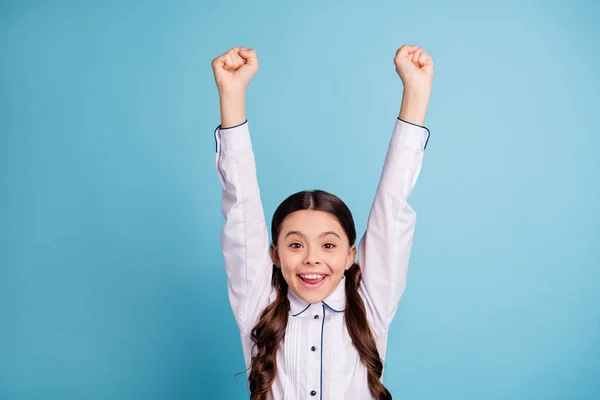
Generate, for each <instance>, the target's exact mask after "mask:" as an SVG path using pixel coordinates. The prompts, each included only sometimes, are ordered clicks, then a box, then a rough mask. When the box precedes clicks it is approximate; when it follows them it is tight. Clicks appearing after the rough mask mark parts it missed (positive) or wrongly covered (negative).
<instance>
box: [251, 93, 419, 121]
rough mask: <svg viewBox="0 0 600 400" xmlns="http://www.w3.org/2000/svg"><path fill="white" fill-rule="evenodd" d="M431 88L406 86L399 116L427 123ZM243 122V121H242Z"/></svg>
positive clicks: (403, 118)
mask: <svg viewBox="0 0 600 400" xmlns="http://www.w3.org/2000/svg"><path fill="white" fill-rule="evenodd" d="M429 95H430V90H423V89H421V88H410V87H405V88H404V92H403V93H402V104H401V106H400V114H399V116H398V118H400V119H402V120H404V121H407V122H412V123H413V124H417V125H421V126H424V125H425V115H426V114H427V105H428V104H429ZM242 122H243V121H242Z"/></svg>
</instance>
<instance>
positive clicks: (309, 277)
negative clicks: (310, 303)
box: [298, 274, 329, 289]
mask: <svg viewBox="0 0 600 400" xmlns="http://www.w3.org/2000/svg"><path fill="white" fill-rule="evenodd" d="M328 276H329V275H327V274H299V275H298V278H300V281H301V282H302V284H303V285H304V287H306V288H308V289H316V288H318V287H320V286H321V285H322V284H323V282H325V280H326V279H327V277H328Z"/></svg>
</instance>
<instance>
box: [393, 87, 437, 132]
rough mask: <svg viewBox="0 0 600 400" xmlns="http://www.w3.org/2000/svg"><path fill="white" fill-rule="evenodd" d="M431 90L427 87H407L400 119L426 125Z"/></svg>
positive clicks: (403, 96)
mask: <svg viewBox="0 0 600 400" xmlns="http://www.w3.org/2000/svg"><path fill="white" fill-rule="evenodd" d="M429 95H430V90H429V89H427V88H426V87H425V88H424V87H415V86H407V87H405V88H404V92H403V94H402V105H401V107H400V114H399V116H398V117H399V118H400V119H402V120H404V121H408V122H411V123H413V124H417V125H421V126H424V125H425V116H426V114H427V106H428V104H429Z"/></svg>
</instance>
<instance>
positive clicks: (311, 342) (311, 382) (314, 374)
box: [304, 305, 321, 398]
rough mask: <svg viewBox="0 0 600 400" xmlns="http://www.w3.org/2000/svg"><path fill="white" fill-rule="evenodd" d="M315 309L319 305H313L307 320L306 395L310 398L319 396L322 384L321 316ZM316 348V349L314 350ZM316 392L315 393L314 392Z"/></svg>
mask: <svg viewBox="0 0 600 400" xmlns="http://www.w3.org/2000/svg"><path fill="white" fill-rule="evenodd" d="M315 310H318V306H315V305H312V306H311V307H310V309H309V310H307V312H310V314H312V317H309V319H307V320H306V322H307V323H308V341H307V347H305V348H306V349H307V352H308V357H307V362H308V365H307V380H306V384H307V387H306V392H304V393H306V394H305V396H307V397H308V398H314V397H315V396H316V397H317V398H318V396H317V395H318V393H319V390H320V385H321V352H320V351H318V350H319V348H320V347H319V346H320V343H321V316H320V315H319V314H315ZM313 349H314V350H313ZM313 393H314V394H313Z"/></svg>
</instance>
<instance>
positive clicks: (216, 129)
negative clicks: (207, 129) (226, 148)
mask: <svg viewBox="0 0 600 400" xmlns="http://www.w3.org/2000/svg"><path fill="white" fill-rule="evenodd" d="M219 126H221V125H219ZM219 126H217V127H216V128H215V133H214V136H215V152H218V151H219V144H218V143H217V131H218V130H219Z"/></svg>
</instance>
